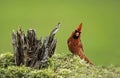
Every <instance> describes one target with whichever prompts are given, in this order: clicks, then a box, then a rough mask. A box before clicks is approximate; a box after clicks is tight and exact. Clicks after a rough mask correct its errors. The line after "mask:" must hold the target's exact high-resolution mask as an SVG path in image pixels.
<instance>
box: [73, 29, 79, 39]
mask: <svg viewBox="0 0 120 78" xmlns="http://www.w3.org/2000/svg"><path fill="white" fill-rule="evenodd" d="M76 33H78V35H76ZM79 37H80V32H79V31H75V33H74V35H73V38H74V39H78V38H79Z"/></svg>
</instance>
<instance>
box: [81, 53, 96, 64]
mask: <svg viewBox="0 0 120 78" xmlns="http://www.w3.org/2000/svg"><path fill="white" fill-rule="evenodd" d="M79 57H80V58H81V59H84V60H85V61H86V62H87V63H89V64H90V65H94V64H93V63H92V62H91V61H90V60H89V59H88V58H87V57H86V56H85V55H84V54H83V55H79Z"/></svg>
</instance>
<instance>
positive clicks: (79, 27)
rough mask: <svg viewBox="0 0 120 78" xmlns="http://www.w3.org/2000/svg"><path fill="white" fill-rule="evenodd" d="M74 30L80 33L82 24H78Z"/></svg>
mask: <svg viewBox="0 0 120 78" xmlns="http://www.w3.org/2000/svg"><path fill="white" fill-rule="evenodd" d="M76 30H77V31H79V32H82V23H80V25H79V26H78V27H77V29H76Z"/></svg>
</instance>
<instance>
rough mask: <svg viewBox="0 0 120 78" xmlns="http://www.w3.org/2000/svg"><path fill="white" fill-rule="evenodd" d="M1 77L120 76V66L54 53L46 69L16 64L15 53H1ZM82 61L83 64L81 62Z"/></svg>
mask: <svg viewBox="0 0 120 78" xmlns="http://www.w3.org/2000/svg"><path fill="white" fill-rule="evenodd" d="M0 60H2V61H0V78H23V77H24V78H119V77H120V66H114V65H110V66H107V67H105V66H90V65H87V64H86V63H85V61H84V60H80V59H79V57H76V56H72V55H65V56H64V57H63V56H60V55H54V56H53V57H52V58H51V59H49V67H48V68H46V69H41V70H37V69H32V68H29V67H25V66H20V67H17V66H14V60H13V54H11V53H5V54H1V55H0ZM80 62H81V64H80Z"/></svg>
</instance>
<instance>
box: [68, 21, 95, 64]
mask: <svg viewBox="0 0 120 78" xmlns="http://www.w3.org/2000/svg"><path fill="white" fill-rule="evenodd" d="M81 31H82V23H81V24H80V25H79V26H78V27H77V29H76V30H75V31H73V33H72V34H71V36H70V37H69V38H68V41H67V44H68V48H69V50H70V51H71V52H72V53H73V54H74V55H78V56H79V57H80V58H81V59H84V60H85V61H86V62H87V63H89V64H92V62H90V60H89V59H88V58H87V57H86V56H85V54H84V50H83V45H82V43H81V39H80V36H81ZM92 65H93V64H92Z"/></svg>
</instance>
